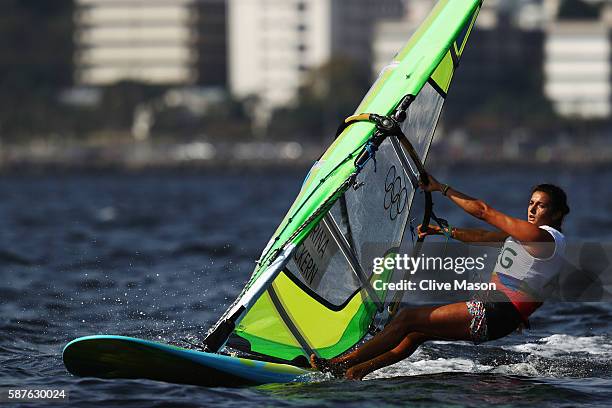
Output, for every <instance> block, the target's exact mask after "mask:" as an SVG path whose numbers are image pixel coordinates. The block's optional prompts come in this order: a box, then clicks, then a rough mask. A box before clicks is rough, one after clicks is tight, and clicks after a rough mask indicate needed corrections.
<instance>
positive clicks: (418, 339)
mask: <svg viewBox="0 0 612 408" xmlns="http://www.w3.org/2000/svg"><path fill="white" fill-rule="evenodd" d="M433 339H435V337H429V336H426V335H425V334H423V333H417V332H414V333H409V334H408V335H407V336H406V337H404V339H403V340H402V341H401V342H400V344H398V345H397V347H395V348H393V349H391V350H389V351H387V352H386V353H383V354H381V355H380V356H377V357H374V358H372V359H371V360H368V361H366V362H363V363H361V364H357V365H354V366H352V367H351V368H349V369H348V370H346V373H345V377H346V378H348V379H350V380H361V379H362V378H363V377H365V376H366V375H368V374H369V373H371V372H372V371H376V370H378V369H379V368H383V367H386V366H389V365H391V364H395V363H397V362H398V361H402V360H403V359H405V358H408V357H410V356H411V355H412V353H414V352H415V351H416V349H417V348H418V347H419V346H420V345H421V344H423V343H424V342H426V341H427V340H433Z"/></svg>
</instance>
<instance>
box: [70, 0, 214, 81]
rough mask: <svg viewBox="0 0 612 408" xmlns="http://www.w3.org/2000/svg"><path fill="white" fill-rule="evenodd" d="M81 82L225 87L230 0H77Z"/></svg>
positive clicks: (77, 56)
mask: <svg viewBox="0 0 612 408" xmlns="http://www.w3.org/2000/svg"><path fill="white" fill-rule="evenodd" d="M76 4H77V8H76V11H75V27H76V33H75V41H76V49H77V51H76V54H75V82H76V83H77V84H78V85H108V84H112V83H115V82H117V81H121V80H133V81H139V82H145V83H153V84H161V85H192V84H204V85H224V84H225V83H226V75H225V71H226V66H225V61H226V46H225V43H226V37H225V1H224V0H76Z"/></svg>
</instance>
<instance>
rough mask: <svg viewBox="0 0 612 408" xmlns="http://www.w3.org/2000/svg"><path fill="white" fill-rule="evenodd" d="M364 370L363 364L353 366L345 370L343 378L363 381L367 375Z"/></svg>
mask: <svg viewBox="0 0 612 408" xmlns="http://www.w3.org/2000/svg"><path fill="white" fill-rule="evenodd" d="M365 368H366V367H364V366H363V364H358V365H356V366H353V367H351V368H349V369H348V370H346V372H345V373H344V378H346V379H347V380H356V381H361V380H363V377H365V376H366V375H367V374H368V373H367V371H366V370H365Z"/></svg>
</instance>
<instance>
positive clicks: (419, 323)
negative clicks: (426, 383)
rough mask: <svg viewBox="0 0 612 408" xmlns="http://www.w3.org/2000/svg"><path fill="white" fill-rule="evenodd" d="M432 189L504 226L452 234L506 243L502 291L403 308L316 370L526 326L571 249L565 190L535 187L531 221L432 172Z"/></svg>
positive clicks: (351, 367) (365, 368) (369, 364)
mask: <svg viewBox="0 0 612 408" xmlns="http://www.w3.org/2000/svg"><path fill="white" fill-rule="evenodd" d="M421 188H423V189H424V190H426V191H430V192H434V191H439V192H441V193H442V194H443V195H445V196H447V197H448V198H449V199H450V200H451V201H452V202H454V203H455V204H456V205H458V206H459V207H460V208H462V209H463V210H464V211H466V212H467V213H468V214H470V215H472V216H474V217H476V218H478V219H480V220H483V221H485V222H487V223H488V224H490V225H491V226H493V227H496V228H497V229H498V230H499V231H486V230H477V229H466V228H453V229H452V231H451V236H452V238H454V239H457V240H460V241H463V242H472V243H474V242H480V243H486V242H499V243H501V242H503V247H502V249H501V251H500V256H499V257H498V259H497V263H496V265H495V269H494V272H493V275H492V282H495V284H496V287H497V290H495V291H491V292H490V293H489V296H488V297H487V299H484V300H478V299H474V300H470V301H468V302H459V303H453V304H448V305H444V306H428V307H420V308H405V309H402V310H401V311H400V312H399V313H398V314H397V315H396V316H395V317H394V318H393V320H392V321H391V322H390V323H389V324H388V325H387V326H386V327H385V328H384V329H383V330H382V331H381V332H380V333H378V334H377V335H376V336H374V337H373V338H372V339H371V340H369V341H368V342H366V343H365V344H363V345H362V346H360V347H359V348H357V349H356V350H354V351H352V352H351V353H349V354H347V355H344V356H341V357H336V358H333V359H330V360H326V359H322V358H318V357H316V356H314V355H312V356H311V363H312V366H313V367H314V368H317V369H319V370H321V371H326V372H331V373H332V374H333V375H335V376H338V377H341V376H344V377H346V378H348V379H357V380H360V379H362V378H363V377H364V376H365V375H367V374H368V373H371V372H372V371H374V370H377V369H379V368H382V367H385V366H388V365H391V364H394V363H396V362H398V361H401V360H403V359H405V358H407V357H408V356H410V355H411V354H412V353H414V351H415V350H416V349H417V348H418V347H419V346H420V345H421V344H423V343H424V342H426V341H428V340H442V339H443V340H470V341H473V342H474V343H481V342H484V341H488V340H495V339H498V338H500V337H504V336H506V335H508V334H510V333H512V332H513V331H515V330H516V329H517V328H519V327H520V326H521V325H523V324H525V325H528V321H527V318H528V317H529V315H531V314H532V313H533V312H534V311H535V310H536V309H537V308H538V307H539V306H541V305H542V301H543V299H544V297H545V292H546V291H547V289H548V288H547V284H549V283H550V282H551V280H553V278H554V277H555V276H556V275H557V273H558V271H559V268H560V263H561V262H562V258H563V254H564V251H565V236H564V235H563V233H562V232H561V224H562V222H563V217H564V216H565V215H566V214H568V213H569V207H568V206H567V198H566V195H565V193H564V192H563V190H562V189H561V188H559V187H557V186H554V185H550V184H540V185H538V186H536V187H534V188H533V190H532V192H531V199H530V201H529V205H528V207H527V221H524V220H520V219H517V218H514V217H511V216H509V215H506V214H504V213H502V212H500V211H497V210H495V209H494V208H492V207H490V206H489V205H487V204H486V203H485V202H484V201H482V200H478V199H475V198H472V197H469V196H467V195H465V194H463V193H461V192H459V191H457V190H455V189H453V188H450V187H449V186H448V185H445V184H441V183H439V182H438V181H437V180H436V179H435V178H433V177H432V176H429V184H428V185H426V186H425V185H421ZM441 233H442V231H441V229H440V228H439V227H435V226H431V225H429V226H427V227H426V228H423V227H422V226H419V236H426V235H439V234H441Z"/></svg>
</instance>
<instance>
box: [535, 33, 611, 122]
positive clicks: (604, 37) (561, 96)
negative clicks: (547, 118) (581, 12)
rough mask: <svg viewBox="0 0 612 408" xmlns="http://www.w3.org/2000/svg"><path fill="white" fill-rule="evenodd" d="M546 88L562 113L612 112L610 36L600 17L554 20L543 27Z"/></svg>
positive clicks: (598, 115) (585, 115) (601, 115)
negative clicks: (594, 19)
mask: <svg viewBox="0 0 612 408" xmlns="http://www.w3.org/2000/svg"><path fill="white" fill-rule="evenodd" d="M545 58H546V59H545V64H544V74H545V80H546V82H545V92H546V95H547V96H548V97H549V98H550V99H551V100H552V101H553V103H554V106H555V110H556V111H557V113H559V114H560V115H563V116H577V117H583V118H605V117H608V116H610V115H611V114H612V86H611V79H612V36H611V29H610V27H609V26H607V25H605V24H603V23H602V22H601V21H557V22H555V23H554V24H551V25H550V26H549V27H548V28H547V29H546V43H545Z"/></svg>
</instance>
